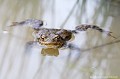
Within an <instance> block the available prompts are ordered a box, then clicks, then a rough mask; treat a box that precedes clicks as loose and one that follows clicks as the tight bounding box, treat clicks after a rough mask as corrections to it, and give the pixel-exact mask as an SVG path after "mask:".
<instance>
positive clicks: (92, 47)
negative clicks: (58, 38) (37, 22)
mask: <svg viewBox="0 0 120 79" xmlns="http://www.w3.org/2000/svg"><path fill="white" fill-rule="evenodd" d="M29 18H34V19H41V20H43V21H44V22H46V25H45V26H44V27H45V28H58V29H60V28H61V29H63V28H64V29H68V30H73V29H74V28H75V27H76V26H77V25H79V24H94V25H98V26H100V27H101V28H103V29H105V30H107V31H111V32H113V33H112V35H113V36H115V37H116V39H114V38H112V37H109V36H106V35H104V34H102V33H100V32H98V31H96V30H93V29H88V30H87V31H81V32H80V33H79V34H77V35H74V37H75V39H74V40H73V41H70V43H72V44H74V45H75V46H76V47H77V48H79V49H80V50H73V49H68V48H67V49H62V50H61V49H60V50H51V52H50V53H49V54H51V53H56V52H57V55H58V51H59V55H58V56H50V55H46V56H44V55H42V54H41V51H43V50H42V48H40V47H38V46H34V47H32V48H31V49H29V50H28V51H27V52H26V51H25V45H26V43H27V42H28V41H32V40H33V39H34V38H33V36H32V32H33V29H31V28H29V27H11V28H9V27H7V26H9V25H11V23H12V22H14V21H18V22H20V21H23V20H26V19H29ZM119 21H120V1H119V0H0V79H103V78H104V79H119V78H120V68H119V66H120V38H119V37H120V31H119V30H120V22H119ZM6 29H7V31H4V30H6ZM7 32H8V33H7ZM46 51H47V52H48V51H49V50H46ZM53 51H54V52H53Z"/></svg>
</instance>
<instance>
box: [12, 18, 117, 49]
mask: <svg viewBox="0 0 120 79" xmlns="http://www.w3.org/2000/svg"><path fill="white" fill-rule="evenodd" d="M10 26H29V27H32V28H33V29H34V32H33V36H34V41H33V42H32V43H37V44H39V45H41V46H43V47H44V48H49V49H50V48H54V49H58V48H62V47H69V44H68V42H69V40H71V39H72V36H73V35H74V34H78V32H79V31H86V30H87V29H89V28H91V29H95V30H98V31H99V32H101V33H104V34H106V35H108V36H111V37H113V38H115V37H114V36H112V35H111V32H110V31H105V30H103V29H101V28H100V27H98V26H95V25H87V24H82V25H79V26H76V27H75V29H74V30H66V29H50V28H42V26H44V22H43V21H42V20H37V19H27V20H25V21H21V22H13V24H12V25H10Z"/></svg>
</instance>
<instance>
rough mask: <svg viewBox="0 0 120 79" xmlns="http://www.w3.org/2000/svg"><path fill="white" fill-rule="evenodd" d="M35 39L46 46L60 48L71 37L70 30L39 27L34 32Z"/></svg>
mask: <svg viewBox="0 0 120 79" xmlns="http://www.w3.org/2000/svg"><path fill="white" fill-rule="evenodd" d="M35 37H36V39H37V40H36V41H37V42H38V43H39V44H41V45H43V46H46V47H48V48H61V47H63V46H64V45H65V44H66V42H67V41H69V40H70V39H71V38H72V32H71V31H68V30H65V29H47V28H41V29H39V30H36V32H35Z"/></svg>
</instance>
